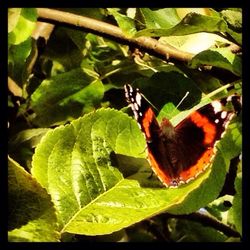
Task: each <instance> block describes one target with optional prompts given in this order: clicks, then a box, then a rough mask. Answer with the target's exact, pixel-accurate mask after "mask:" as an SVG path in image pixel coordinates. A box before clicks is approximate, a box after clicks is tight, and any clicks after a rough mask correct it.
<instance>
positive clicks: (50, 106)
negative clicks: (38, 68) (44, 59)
mask: <svg viewBox="0 0 250 250" xmlns="http://www.w3.org/2000/svg"><path fill="white" fill-rule="evenodd" d="M103 93H104V87H103V85H102V82H101V81H100V80H95V78H93V77H92V76H89V75H87V74H86V73H84V72H83V71H82V70H81V69H74V70H71V71H69V72H66V73H62V74H59V75H56V76H54V77H52V78H51V79H46V80H44V81H43V82H42V83H41V85H40V86H39V87H38V88H37V89H36V90H35V92H34V93H33V94H32V96H31V107H32V108H33V110H34V111H35V113H36V117H35V118H34V120H33V122H34V123H36V124H39V125H40V126H44V127H46V126H50V125H53V124H60V123H65V121H67V120H72V117H75V118H76V117H79V116H80V115H81V114H82V113H84V112H89V111H90V110H93V109H94V107H95V105H98V104H99V103H100V101H101V99H102V97H103Z"/></svg>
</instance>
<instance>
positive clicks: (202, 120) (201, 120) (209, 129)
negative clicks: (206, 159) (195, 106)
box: [190, 111, 216, 145]
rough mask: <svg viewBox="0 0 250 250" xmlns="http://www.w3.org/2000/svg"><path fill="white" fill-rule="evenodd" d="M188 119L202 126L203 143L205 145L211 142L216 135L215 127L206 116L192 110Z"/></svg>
mask: <svg viewBox="0 0 250 250" xmlns="http://www.w3.org/2000/svg"><path fill="white" fill-rule="evenodd" d="M190 119H191V120H192V122H194V123H195V125H197V126H198V127H200V128H202V129H203V131H204V134H205V138H204V143H205V144H206V145H209V144H213V142H214V141H215V137H216V127H215V125H214V124H212V123H211V122H210V121H209V120H208V119H207V117H205V116H202V115H201V114H200V113H199V112H197V111H196V112H194V113H193V114H192V115H191V116H190Z"/></svg>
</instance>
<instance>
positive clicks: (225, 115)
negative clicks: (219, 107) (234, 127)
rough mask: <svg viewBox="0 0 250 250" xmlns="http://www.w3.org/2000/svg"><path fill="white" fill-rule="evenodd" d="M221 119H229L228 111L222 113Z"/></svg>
mask: <svg viewBox="0 0 250 250" xmlns="http://www.w3.org/2000/svg"><path fill="white" fill-rule="evenodd" d="M220 117H221V119H225V118H226V117H227V112H226V111H223V112H221V115H220Z"/></svg>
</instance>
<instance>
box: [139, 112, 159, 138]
mask: <svg viewBox="0 0 250 250" xmlns="http://www.w3.org/2000/svg"><path fill="white" fill-rule="evenodd" d="M154 119H156V118H155V114H154V112H153V110H152V109H151V108H149V109H148V110H147V112H146V113H145V114H144V117H143V120H142V128H143V129H144V132H145V134H146V138H147V139H148V138H151V131H150V124H151V123H152V120H154Z"/></svg>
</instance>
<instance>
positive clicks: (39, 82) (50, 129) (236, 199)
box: [8, 8, 242, 242]
mask: <svg viewBox="0 0 250 250" xmlns="http://www.w3.org/2000/svg"><path fill="white" fill-rule="evenodd" d="M62 11H67V12H71V13H76V14H77V15H79V16H88V17H91V18H94V19H96V20H99V21H102V22H103V23H104V24H105V23H111V24H115V25H116V26H118V27H120V29H121V30H122V32H123V34H124V35H125V36H126V37H127V38H128V39H131V38H133V39H134V38H136V37H140V36H142V35H143V36H152V37H158V38H159V41H161V42H163V43H169V44H171V45H172V46H174V47H175V48H177V49H182V48H184V47H185V45H186V46H187V45H188V44H190V41H192V46H191V47H192V48H193V47H195V46H196V44H197V47H198V45H199V41H200V40H199V39H203V38H202V36H203V35H204V34H206V35H207V37H208V38H209V39H208V43H207V46H208V47H207V48H206V49H202V50H200V51H197V52H196V53H195V55H194V56H193V57H192V59H190V60H189V61H188V63H186V62H182V61H178V60H175V58H171V56H170V58H169V59H168V60H167V61H166V60H162V59H160V58H157V57H156V56H153V55H151V54H148V53H142V52H143V51H140V53H137V51H136V50H133V48H132V46H127V45H123V44H121V43H120V41H117V39H115V38H112V37H109V39H107V38H104V37H102V36H98V35H95V34H94V32H93V33H91V31H90V30H87V31H86V30H85V29H83V30H80V29H79V28H77V27H74V26H71V27H70V28H69V27H66V26H65V27H63V25H58V26H57V25H56V26H55V27H54V30H53V32H52V33H51V34H50V37H49V39H48V40H46V39H45V38H44V39H34V38H33V37H34V33H35V32H40V31H38V30H37V20H38V19H39V11H38V10H37V9H25V8H23V9H9V11H8V52H9V57H8V71H9V72H8V74H9V93H8V106H9V111H10V112H9V114H10V115H9V120H8V125H9V135H10V137H9V144H8V151H9V160H8V173H9V178H8V183H9V190H8V191H9V198H8V202H9V216H8V220H9V223H8V225H9V228H8V229H9V241H23V242H24V241H33V242H35V241H36V242H37V241H43V242H48V241H54V242H57V241H86V240H88V241H156V240H166V241H229V240H230V239H231V237H235V238H237V239H236V240H239V239H238V238H239V237H240V236H241V234H242V227H241V220H242V218H241V168H240V162H239V163H238V165H237V173H238V174H237V178H235V183H234V182H232V183H227V181H226V182H225V180H227V178H226V176H227V175H228V174H229V173H230V166H231V165H232V161H231V160H232V159H233V158H237V157H238V156H239V155H240V154H241V144H242V142H241V116H240V115H239V116H237V117H236V116H235V117H234V118H233V120H232V122H231V124H230V125H229V128H228V130H227V133H226V135H225V137H224V138H223V139H222V140H221V141H220V142H219V143H218V144H217V154H216V157H215V159H214V161H213V163H212V164H211V167H209V168H208V169H207V171H205V172H204V173H203V174H201V175H200V176H198V177H197V178H196V179H195V180H193V181H191V182H189V183H188V184H185V185H181V186H180V187H178V188H175V189H173V188H166V187H163V185H162V184H161V183H160V181H159V180H158V179H157V178H156V177H155V176H153V177H151V178H149V176H150V174H151V170H150V166H149V164H148V162H147V160H146V158H147V152H146V150H145V148H146V143H145V138H144V136H143V134H142V133H141V131H140V129H139V127H138V126H137V124H136V122H135V120H134V119H133V118H132V117H130V116H129V115H131V111H130V110H129V109H128V108H127V104H126V102H125V98H124V90H123V85H124V84H125V83H130V84H132V85H133V86H135V87H139V88H140V90H141V92H142V93H143V94H144V96H145V97H146V98H147V99H148V100H149V102H150V103H152V104H153V105H154V106H155V107H156V108H157V110H158V111H159V112H158V119H159V121H160V120H161V119H162V118H163V117H167V118H168V119H171V121H172V123H173V124H174V125H176V124H177V123H178V122H180V121H181V120H183V119H184V118H185V117H186V116H187V115H188V114H189V113H190V112H191V111H192V110H194V109H196V108H197V107H200V106H202V105H204V104H206V103H208V102H209V101H210V100H211V99H214V98H220V97H224V96H228V95H230V94H231V93H238V94H241V75H242V74H241V54H240V53H238V51H237V53H235V51H231V49H230V48H231V45H230V44H232V42H233V43H234V44H233V45H235V46H238V48H240V47H239V46H241V24H242V21H241V18H242V17H241V10H239V9H223V10H214V9H209V10H208V12H209V15H201V14H199V13H193V12H192V13H188V14H187V15H186V16H184V17H180V16H179V14H178V9H174V8H167V9H149V8H138V9H133V8H129V9H118V8H117V9H115V8H113V9H112V8H108V9H67V10H66V9H63V10H62ZM39 20H40V19H39ZM200 32H204V33H200ZM39 34H40V33H39ZM214 34H216V36H215V35H214ZM210 35H211V36H210ZM40 36H42V34H40ZM176 37H178V39H176ZM215 37H216V39H214V38H215ZM211 41H212V42H211ZM211 44H213V45H212V46H211ZM203 45H204V44H203ZM229 45H230V46H229ZM192 48H188V46H187V47H186V49H187V51H189V49H190V51H191V50H192ZM228 86H230V88H228ZM187 92H189V95H188V96H187V97H186V98H185V99H184V100H183V101H182V102H181V103H180V100H181V99H182V98H183V97H184V96H185V94H186V93H187ZM18 93H19V94H18ZM20 93H21V94H20ZM230 162H231V163H230ZM235 176H236V174H235ZM227 185H231V187H232V188H233V190H234V192H233V193H228V195H224V196H222V197H220V193H221V190H222V189H223V188H225V186H227ZM228 197H229V198H228ZM228 199H229V201H228ZM225 201H228V202H229V203H230V208H229V207H227V208H225V207H223V206H222V205H221V204H224V202H225ZM222 207H223V209H222ZM204 211H205V213H204ZM195 213H198V214H199V213H202V214H205V216H208V217H209V218H210V220H211V221H213V222H214V221H215V222H216V223H218V224H220V223H223V224H224V226H225V227H228V228H229V229H230V230H231V231H230V230H229V231H230V232H232V233H231V234H227V233H225V231H223V230H219V229H218V228H216V227H214V226H213V225H214V224H213V223H211V224H209V223H208V224H207V225H206V227H205V226H204V225H203V222H202V221H199V220H198V221H192V222H190V220H189V219H188V218H189V217H188V215H190V214H195ZM166 215H167V216H166ZM183 215H185V216H186V217H185V218H182V217H181V216H183Z"/></svg>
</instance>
